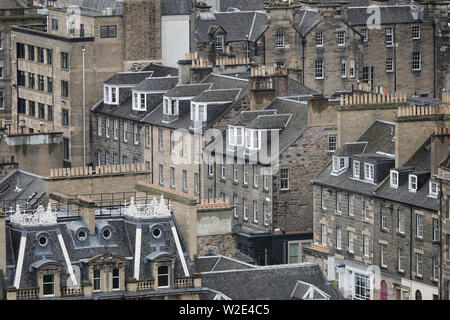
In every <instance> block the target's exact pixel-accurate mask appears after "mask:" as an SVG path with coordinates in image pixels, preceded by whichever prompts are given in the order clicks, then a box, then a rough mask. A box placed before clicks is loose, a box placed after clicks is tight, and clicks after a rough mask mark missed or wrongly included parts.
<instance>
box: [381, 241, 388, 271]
mask: <svg viewBox="0 0 450 320" xmlns="http://www.w3.org/2000/svg"><path fill="white" fill-rule="evenodd" d="M380 255H381V259H380V264H381V266H382V267H385V268H386V267H387V245H386V244H384V243H381V244H380Z"/></svg>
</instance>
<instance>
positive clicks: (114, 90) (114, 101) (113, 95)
mask: <svg viewBox="0 0 450 320" xmlns="http://www.w3.org/2000/svg"><path fill="white" fill-rule="evenodd" d="M111 104H117V88H115V87H112V88H111Z"/></svg>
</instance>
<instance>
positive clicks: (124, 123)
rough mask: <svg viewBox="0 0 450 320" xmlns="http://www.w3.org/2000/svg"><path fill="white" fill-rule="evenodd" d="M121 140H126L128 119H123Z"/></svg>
mask: <svg viewBox="0 0 450 320" xmlns="http://www.w3.org/2000/svg"><path fill="white" fill-rule="evenodd" d="M123 141H124V142H127V141H128V120H123Z"/></svg>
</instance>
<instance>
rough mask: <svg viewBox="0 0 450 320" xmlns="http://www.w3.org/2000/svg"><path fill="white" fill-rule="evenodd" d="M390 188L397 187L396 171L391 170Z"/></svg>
mask: <svg viewBox="0 0 450 320" xmlns="http://www.w3.org/2000/svg"><path fill="white" fill-rule="evenodd" d="M390 184H391V188H398V171H395V170H391V183H390Z"/></svg>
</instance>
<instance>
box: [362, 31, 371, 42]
mask: <svg viewBox="0 0 450 320" xmlns="http://www.w3.org/2000/svg"><path fill="white" fill-rule="evenodd" d="M361 35H362V38H363V41H364V42H367V41H369V30H368V29H366V28H363V29H361Z"/></svg>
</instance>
